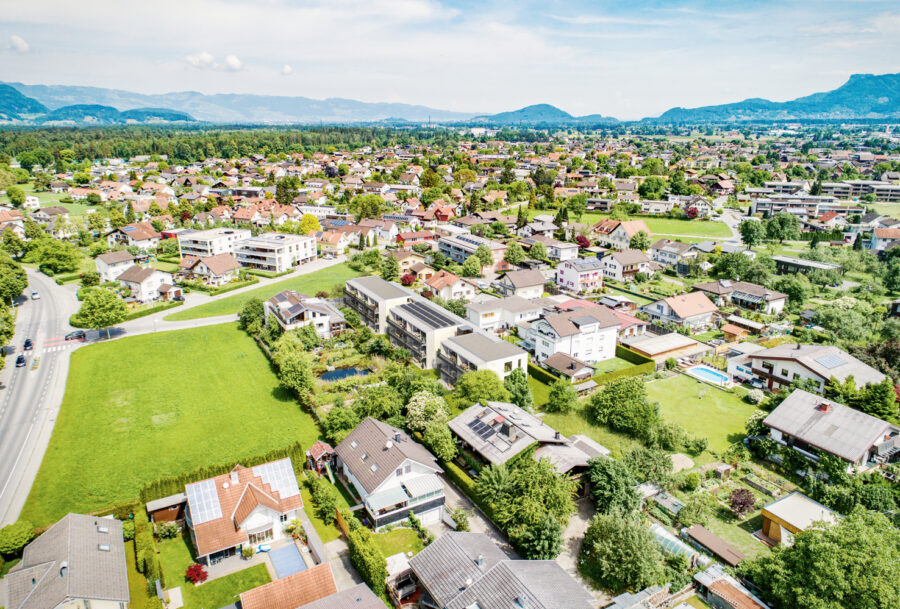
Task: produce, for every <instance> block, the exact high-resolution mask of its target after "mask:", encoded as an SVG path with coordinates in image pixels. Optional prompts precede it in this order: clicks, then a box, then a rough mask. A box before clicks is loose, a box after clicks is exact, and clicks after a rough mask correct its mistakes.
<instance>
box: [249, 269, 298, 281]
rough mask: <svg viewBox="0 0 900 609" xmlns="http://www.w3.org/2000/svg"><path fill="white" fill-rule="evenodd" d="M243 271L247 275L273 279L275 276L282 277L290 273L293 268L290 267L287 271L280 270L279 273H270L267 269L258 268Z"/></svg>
mask: <svg viewBox="0 0 900 609" xmlns="http://www.w3.org/2000/svg"><path fill="white" fill-rule="evenodd" d="M244 272H245V273H247V274H248V275H256V276H257V277H265V278H266V279H275V278H276V277H283V276H285V275H290V274H291V273H293V272H294V269H290V270H287V271H281V272H280V273H270V272H268V271H261V270H259V269H245V270H244Z"/></svg>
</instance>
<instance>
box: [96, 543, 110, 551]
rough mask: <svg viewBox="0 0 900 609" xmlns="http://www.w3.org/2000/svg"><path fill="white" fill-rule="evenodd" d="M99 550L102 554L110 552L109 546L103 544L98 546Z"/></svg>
mask: <svg viewBox="0 0 900 609" xmlns="http://www.w3.org/2000/svg"><path fill="white" fill-rule="evenodd" d="M97 549H98V550H100V551H101V552H109V544H108V543H101V544H99V545H98V546H97Z"/></svg>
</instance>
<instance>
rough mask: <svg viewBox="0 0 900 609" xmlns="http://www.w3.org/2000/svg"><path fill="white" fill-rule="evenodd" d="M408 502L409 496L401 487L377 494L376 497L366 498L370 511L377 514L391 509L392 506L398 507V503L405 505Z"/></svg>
mask: <svg viewBox="0 0 900 609" xmlns="http://www.w3.org/2000/svg"><path fill="white" fill-rule="evenodd" d="M408 500H409V496H407V494H406V491H404V490H403V488H402V487H400V486H394V487H392V488H388V489H385V490H383V491H381V492H379V493H375V494H374V495H369V496H368V497H367V498H366V505H368V506H369V509H370V510H372V511H374V512H377V511H378V510H383V509H384V508H386V507H391V506H392V505H397V504H398V503H403V502H404V501H408Z"/></svg>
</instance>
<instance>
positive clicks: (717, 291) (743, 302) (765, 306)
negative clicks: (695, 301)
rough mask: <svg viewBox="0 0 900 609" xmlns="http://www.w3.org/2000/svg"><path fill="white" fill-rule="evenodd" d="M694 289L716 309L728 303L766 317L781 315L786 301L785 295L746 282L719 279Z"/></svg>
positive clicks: (701, 284) (699, 284)
mask: <svg viewBox="0 0 900 609" xmlns="http://www.w3.org/2000/svg"><path fill="white" fill-rule="evenodd" d="M694 289H696V290H699V291H701V292H703V293H705V294H706V295H707V296H708V297H709V298H710V299H711V300H712V301H713V303H714V304H715V305H716V306H718V307H722V306H725V305H726V304H729V303H730V304H733V305H735V306H737V307H741V308H742V309H749V310H751V311H759V312H760V313H765V314H767V315H777V314H778V313H781V312H782V311H783V310H784V307H785V305H786V304H787V299H788V297H787V294H782V293H781V292H776V291H775V290H770V289H769V288H767V287H765V286H761V285H757V284H755V283H749V282H747V281H730V280H728V279H720V280H719V281H710V282H708V283H698V284H697V285H695V286H694Z"/></svg>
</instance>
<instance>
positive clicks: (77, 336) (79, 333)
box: [66, 330, 86, 340]
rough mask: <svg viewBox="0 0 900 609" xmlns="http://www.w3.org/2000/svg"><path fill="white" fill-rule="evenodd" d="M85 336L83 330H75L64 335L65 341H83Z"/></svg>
mask: <svg viewBox="0 0 900 609" xmlns="http://www.w3.org/2000/svg"><path fill="white" fill-rule="evenodd" d="M85 336H86V334H85V333H84V330H75V331H74V332H69V333H68V334H66V340H84V338H85Z"/></svg>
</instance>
